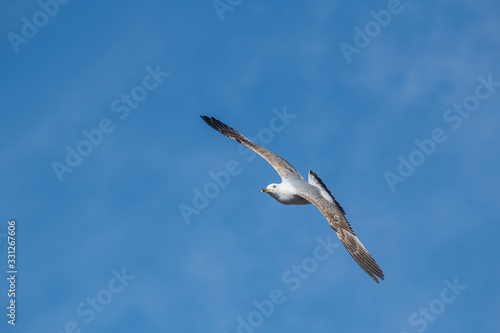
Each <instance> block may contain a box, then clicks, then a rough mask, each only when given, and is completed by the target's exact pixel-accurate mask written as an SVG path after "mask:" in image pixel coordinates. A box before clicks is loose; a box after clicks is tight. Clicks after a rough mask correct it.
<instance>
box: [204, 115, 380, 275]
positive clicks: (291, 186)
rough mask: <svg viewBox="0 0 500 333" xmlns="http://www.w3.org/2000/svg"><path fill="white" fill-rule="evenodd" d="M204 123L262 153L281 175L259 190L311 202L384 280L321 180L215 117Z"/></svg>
mask: <svg viewBox="0 0 500 333" xmlns="http://www.w3.org/2000/svg"><path fill="white" fill-rule="evenodd" d="M201 118H202V119H203V120H204V121H205V122H206V123H207V124H208V125H210V126H211V127H212V128H214V129H216V130H217V131H219V132H221V133H222V134H224V135H225V136H227V137H229V138H231V139H233V140H236V141H238V142H239V143H241V144H243V145H245V146H247V147H249V148H250V149H252V150H253V151H255V152H256V153H257V154H259V155H260V156H262V157H263V158H264V159H265V160H266V161H268V162H269V164H271V165H272V166H273V168H274V169H276V171H277V172H278V174H279V175H280V177H281V180H282V182H281V183H280V184H275V183H273V184H270V185H268V186H267V187H265V188H263V189H262V192H266V193H268V194H269V195H270V196H271V197H272V198H274V199H275V200H277V201H278V202H280V203H282V204H284V205H307V204H310V203H312V204H313V205H315V206H316V207H317V208H318V209H319V210H320V211H321V213H322V214H323V215H324V216H325V218H326V219H327V221H328V223H329V224H330V226H331V227H332V229H333V230H335V231H336V232H337V236H338V237H339V239H340V241H341V242H342V244H344V246H345V247H346V249H347V250H348V251H349V253H350V254H351V256H352V257H353V258H354V260H356V262H357V263H358V265H359V266H360V267H361V268H362V269H363V270H364V271H365V272H366V273H367V274H368V275H369V276H370V277H371V278H372V279H374V280H375V282H377V283H378V279H377V277H378V278H380V279H382V280H383V279H384V273H383V272H382V270H381V269H380V267H379V266H378V265H377V263H376V262H375V260H374V259H373V258H372V256H371V255H370V253H368V251H367V250H366V249H365V247H364V246H363V244H362V243H361V242H360V241H359V239H358V237H357V236H356V234H355V233H354V230H352V227H351V225H350V224H349V222H348V221H347V219H346V217H345V211H344V209H343V208H342V207H341V206H340V204H339V203H338V202H337V200H336V199H335V197H334V196H333V195H332V193H331V192H330V190H328V188H327V187H326V185H325V184H324V183H323V181H322V180H321V178H319V177H318V175H317V174H316V173H315V172H313V171H312V170H309V175H308V181H306V180H304V178H303V177H302V176H301V175H300V173H299V172H298V171H297V170H295V168H294V167H293V166H292V165H291V164H290V163H288V162H287V161H286V160H284V159H283V158H281V157H279V156H278V155H276V154H274V153H273V152H271V151H269V150H267V149H266V148H264V147H261V146H259V145H257V144H255V143H253V142H252V141H250V140H249V139H248V138H246V137H245V136H243V135H242V134H241V133H239V132H238V131H236V130H235V129H233V128H231V127H229V126H227V125H226V124H224V123H222V122H220V121H219V120H217V119H215V118H213V117H212V118H209V117H205V116H202V117H201Z"/></svg>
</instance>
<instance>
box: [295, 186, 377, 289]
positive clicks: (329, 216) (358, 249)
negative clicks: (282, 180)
mask: <svg viewBox="0 0 500 333" xmlns="http://www.w3.org/2000/svg"><path fill="white" fill-rule="evenodd" d="M299 195H300V196H301V197H303V198H304V199H307V200H308V201H309V202H311V203H312V204H313V205H314V206H316V207H317V208H318V209H319V210H320V212H321V213H322V214H323V216H325V218H326V220H327V221H328V223H329V224H330V226H331V227H332V229H333V230H335V231H336V232H337V236H338V237H339V239H340V241H341V242H342V244H344V246H345V248H346V249H347V251H349V254H350V255H351V257H353V259H354V260H356V262H357V263H358V265H359V266H360V267H361V268H362V269H363V270H364V271H365V272H366V273H367V274H368V275H369V276H370V277H371V278H372V279H373V280H375V282H377V283H379V282H378V279H377V277H379V278H380V279H382V280H383V279H384V273H383V272H382V270H381V269H380V267H379V266H378V265H377V262H376V261H375V259H373V257H372V256H371V255H370V253H369V252H368V251H367V250H366V248H365V247H364V246H363V244H362V243H361V242H360V240H359V239H358V237H357V236H356V234H355V233H354V231H353V230H352V228H351V225H350V224H349V222H347V220H346V218H345V216H344V215H343V214H342V213H341V212H340V211H339V209H338V208H337V207H335V205H334V204H332V203H331V202H329V201H328V200H326V199H324V198H322V197H318V196H316V195H314V194H311V193H300V194H299Z"/></svg>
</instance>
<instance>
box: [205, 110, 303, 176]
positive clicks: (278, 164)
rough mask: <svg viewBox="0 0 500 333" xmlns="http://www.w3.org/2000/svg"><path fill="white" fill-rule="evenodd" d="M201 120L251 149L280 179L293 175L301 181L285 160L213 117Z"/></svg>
mask: <svg viewBox="0 0 500 333" xmlns="http://www.w3.org/2000/svg"><path fill="white" fill-rule="evenodd" d="M201 118H202V119H203V120H204V121H205V122H206V123H207V124H208V125H210V126H211V127H212V128H213V129H216V130H217V131H219V132H221V133H222V134H224V135H225V136H227V137H228V138H231V139H233V140H236V141H238V142H239V143H241V144H242V145H245V146H247V147H248V148H250V149H252V150H253V151H254V152H256V153H257V154H259V155H260V156H262V157H263V158H264V159H265V160H266V161H267V162H269V164H271V165H272V166H273V168H274V169H275V170H276V171H277V172H278V174H279V175H280V177H281V178H282V179H283V178H286V176H287V174H290V173H293V174H296V175H298V176H299V177H300V178H301V179H303V178H302V176H301V175H300V174H299V173H298V172H297V170H295V168H294V167H293V166H292V165H291V164H290V163H288V162H287V161H286V160H284V159H283V158H281V157H279V156H278V155H276V154H275V153H273V152H272V151H270V150H268V149H266V148H264V147H262V146H259V145H258V144H256V143H253V142H252V141H250V140H249V139H248V138H246V137H245V136H244V135H243V134H241V133H240V132H238V131H237V130H235V129H234V128H231V127H229V126H227V125H226V124H224V123H222V122H220V121H219V120H217V119H215V118H214V117H206V116H201Z"/></svg>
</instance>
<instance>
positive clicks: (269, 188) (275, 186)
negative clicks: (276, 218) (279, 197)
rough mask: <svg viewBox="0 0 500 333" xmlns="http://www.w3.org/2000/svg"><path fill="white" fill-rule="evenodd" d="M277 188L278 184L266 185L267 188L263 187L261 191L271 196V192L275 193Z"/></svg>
mask: <svg viewBox="0 0 500 333" xmlns="http://www.w3.org/2000/svg"><path fill="white" fill-rule="evenodd" d="M277 188H278V184H274V183H273V184H269V185H267V187H264V188H263V189H262V190H261V191H262V192H266V193H269V194H271V193H272V192H274V191H276V189H277Z"/></svg>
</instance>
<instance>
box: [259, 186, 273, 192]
mask: <svg viewBox="0 0 500 333" xmlns="http://www.w3.org/2000/svg"><path fill="white" fill-rule="evenodd" d="M261 192H271V190H270V189H267V188H265V187H264V188H263V189H262V190H261Z"/></svg>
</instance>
